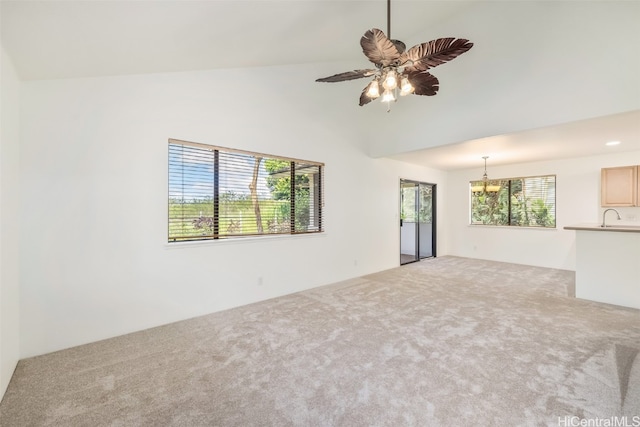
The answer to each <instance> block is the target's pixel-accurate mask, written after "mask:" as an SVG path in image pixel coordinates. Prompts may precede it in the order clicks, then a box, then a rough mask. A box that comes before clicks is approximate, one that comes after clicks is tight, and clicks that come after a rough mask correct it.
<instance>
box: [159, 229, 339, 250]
mask: <svg viewBox="0 0 640 427" xmlns="http://www.w3.org/2000/svg"><path fill="white" fill-rule="evenodd" d="M326 234H327V232H326V231H323V232H320V233H302V234H279V235H275V236H259V237H238V238H234V239H217V240H216V239H208V240H188V241H183V242H166V243H165V244H164V246H165V248H166V249H186V248H192V247H199V246H212V245H233V244H246V243H256V242H273V241H274V240H294V239H304V238H313V239H317V238H321V237H324V236H326Z"/></svg>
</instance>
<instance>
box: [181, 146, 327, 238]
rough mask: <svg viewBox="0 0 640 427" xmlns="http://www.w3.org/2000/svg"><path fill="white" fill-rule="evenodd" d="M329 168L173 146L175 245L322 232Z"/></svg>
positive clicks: (221, 150)
mask: <svg viewBox="0 0 640 427" xmlns="http://www.w3.org/2000/svg"><path fill="white" fill-rule="evenodd" d="M323 166H324V165H323V164H322V163H318V162H310V161H304V160H296V159H291V158H286V157H276V156H271V155H265V154H260V153H253V152H249V151H242V150H235V149H229V148H224V147H217V146H207V145H204V144H198V143H191V142H187V141H179V140H173V139H172V140H169V242H177V241H186V240H208V239H228V238H236V237H246V236H263V235H273V234H297V233H314V232H321V231H323V228H322V208H323V204H324V194H323V193H324V192H323V178H324V176H323V169H324V167H323Z"/></svg>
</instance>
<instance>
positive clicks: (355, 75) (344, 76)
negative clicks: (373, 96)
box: [316, 70, 376, 83]
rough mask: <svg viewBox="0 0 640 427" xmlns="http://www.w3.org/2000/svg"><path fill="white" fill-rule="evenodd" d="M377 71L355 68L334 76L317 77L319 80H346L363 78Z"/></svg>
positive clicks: (329, 81) (332, 81)
mask: <svg viewBox="0 0 640 427" xmlns="http://www.w3.org/2000/svg"><path fill="white" fill-rule="evenodd" d="M375 73H376V70H354V71H346V72H344V73H339V74H334V75H333V76H329V77H323V78H321V79H317V80H316V81H317V82H328V83H335V82H344V81H347V80H355V79H361V78H363V77H369V76H373V75H374V74H375Z"/></svg>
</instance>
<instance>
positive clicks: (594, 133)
mask: <svg viewBox="0 0 640 427" xmlns="http://www.w3.org/2000/svg"><path fill="white" fill-rule="evenodd" d="M611 141H618V142H620V144H618V145H606V143H607V142H611ZM627 151H640V110H638V111H631V112H628V113H622V114H615V115H611V116H604V117H598V118H595V119H590V120H581V121H577V122H571V123H566V124H562V125H556V126H549V127H544V128H540V129H533V130H528V131H523V132H517V133H512V134H507V135H497V136H492V137H487V138H480V139H474V140H470V141H465V142H461V143H459V144H450V145H444V146H440V147H435V148H431V149H427V150H419V151H414V152H408V153H403V154H398V155H395V156H391V158H393V159H396V160H401V161H404V162H408V163H415V164H419V165H424V166H429V167H433V168H436V169H441V170H454V169H468V168H473V167H480V166H483V164H484V160H483V159H482V157H483V156H489V159H487V163H488V164H490V165H504V164H514V163H524V162H535V161H543V160H550V159H566V158H573V157H583V156H594V155H600V154H603V155H604V154H613V153H621V152H627Z"/></svg>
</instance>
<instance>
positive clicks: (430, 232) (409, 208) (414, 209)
mask: <svg viewBox="0 0 640 427" xmlns="http://www.w3.org/2000/svg"><path fill="white" fill-rule="evenodd" d="M434 196H435V184H428V183H424V182H418V181H410V180H406V179H401V180H400V264H407V263H410V262H415V261H419V260H421V259H423V258H429V257H434V256H435V233H434V231H435V215H434V213H435V203H434V202H435V197H434Z"/></svg>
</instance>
